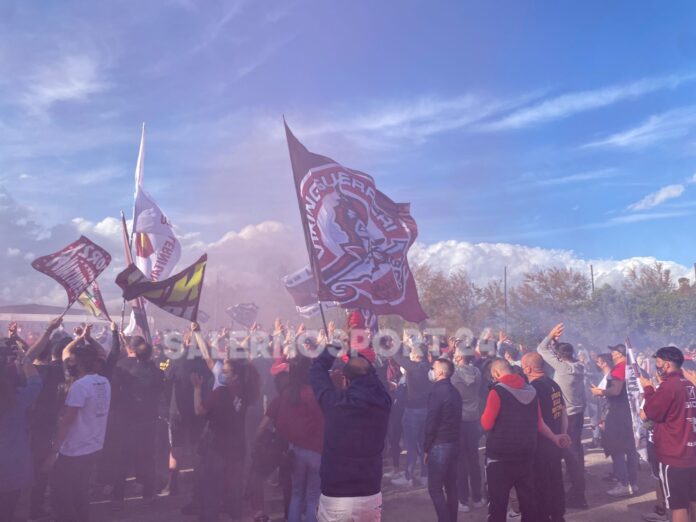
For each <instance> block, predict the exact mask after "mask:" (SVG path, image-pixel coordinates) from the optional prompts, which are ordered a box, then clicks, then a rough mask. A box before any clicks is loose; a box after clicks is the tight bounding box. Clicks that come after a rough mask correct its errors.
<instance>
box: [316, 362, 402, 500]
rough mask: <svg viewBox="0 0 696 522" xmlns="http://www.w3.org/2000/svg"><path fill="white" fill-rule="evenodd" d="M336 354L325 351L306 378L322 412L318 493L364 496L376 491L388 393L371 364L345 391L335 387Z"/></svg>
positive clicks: (385, 429)
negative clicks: (322, 434) (332, 374)
mask: <svg viewBox="0 0 696 522" xmlns="http://www.w3.org/2000/svg"><path fill="white" fill-rule="evenodd" d="M334 361H335V357H333V355H331V351H330V350H328V349H326V350H323V351H322V353H321V355H319V356H318V357H317V358H316V359H314V362H313V363H312V366H311V367H310V370H309V380H310V384H311V385H312V388H313V390H314V395H315V397H316V399H317V402H318V403H319V407H320V408H321V411H322V412H323V414H324V448H323V451H322V454H321V467H320V469H319V475H320V478H321V492H322V494H324V495H326V496H327V497H367V496H371V495H375V494H377V493H379V492H380V490H381V485H382V451H383V450H384V440H385V437H386V435H387V427H388V424H389V412H390V410H391V397H390V396H389V393H388V392H387V390H386V389H385V388H384V385H383V384H382V382H381V381H380V380H379V377H378V376H377V373H376V372H375V370H374V368H372V369H371V371H370V372H369V373H368V374H367V375H364V376H361V377H357V378H355V379H353V380H352V381H351V382H350V384H349V385H348V388H347V389H346V390H338V389H336V387H334V385H333V382H332V380H331V377H330V376H329V370H330V369H331V367H332V366H333V363H334Z"/></svg>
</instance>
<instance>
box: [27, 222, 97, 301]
mask: <svg viewBox="0 0 696 522" xmlns="http://www.w3.org/2000/svg"><path fill="white" fill-rule="evenodd" d="M110 262H111V255H110V254H109V253H108V252H107V251H106V250H104V249H103V248H102V247H100V246H99V245H97V244H95V243H93V242H92V241H90V240H89V239H88V238H86V237H85V236H80V239H78V240H77V241H74V242H72V243H70V244H69V245H68V246H66V247H65V248H63V249H62V250H59V251H58V252H55V253H53V254H49V255H47V256H42V257H39V258H36V259H35V260H34V261H33V262H32V264H31V266H32V267H34V268H35V269H36V270H38V271H39V272H41V273H43V274H46V275H47V276H48V277H51V278H53V279H55V280H56V281H57V282H58V283H59V284H60V285H61V286H62V287H63V288H65V291H66V292H67V294H68V308H70V306H71V305H72V304H73V303H74V302H75V301H76V300H77V298H78V297H79V295H80V294H81V293H82V292H84V291H85V290H86V289H87V287H88V286H89V285H90V284H91V283H92V281H94V280H95V279H96V278H97V276H98V275H99V274H101V273H102V271H103V270H104V269H105V268H106V267H107V266H109V263H110Z"/></svg>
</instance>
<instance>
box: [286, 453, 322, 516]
mask: <svg viewBox="0 0 696 522" xmlns="http://www.w3.org/2000/svg"><path fill="white" fill-rule="evenodd" d="M292 451H293V453H294V454H295V459H294V463H293V467H292V475H291V478H290V481H291V483H292V497H291V498H290V508H289V509H288V522H300V521H301V520H302V512H303V507H304V516H305V522H316V520H317V509H318V508H319V496H320V495H321V490H320V489H319V464H321V455H320V454H319V453H316V452H314V451H311V450H308V449H304V448H300V447H298V446H293V448H292Z"/></svg>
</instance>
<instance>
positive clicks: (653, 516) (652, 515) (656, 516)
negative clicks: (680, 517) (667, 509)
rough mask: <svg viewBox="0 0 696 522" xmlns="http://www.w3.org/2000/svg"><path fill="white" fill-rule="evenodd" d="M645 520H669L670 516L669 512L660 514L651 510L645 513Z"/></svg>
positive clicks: (661, 521)
mask: <svg viewBox="0 0 696 522" xmlns="http://www.w3.org/2000/svg"><path fill="white" fill-rule="evenodd" d="M643 520H647V521H648V522H668V521H669V517H668V516H667V513H665V514H663V515H660V514H658V513H655V512H654V511H651V512H650V513H644V514H643Z"/></svg>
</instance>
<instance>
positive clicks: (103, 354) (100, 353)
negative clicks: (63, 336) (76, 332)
mask: <svg viewBox="0 0 696 522" xmlns="http://www.w3.org/2000/svg"><path fill="white" fill-rule="evenodd" d="M85 342H86V343H87V344H89V345H90V346H91V347H92V348H94V349H95V350H96V351H97V354H98V356H99V358H100V359H106V350H104V347H103V346H102V345H101V344H99V343H98V342H97V341H96V340H95V339H94V337H92V325H91V324H88V325H87V326H85Z"/></svg>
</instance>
